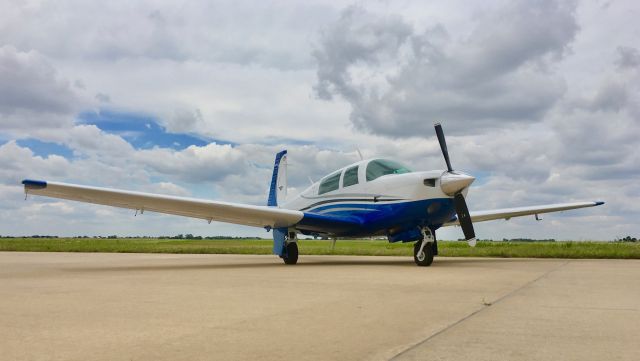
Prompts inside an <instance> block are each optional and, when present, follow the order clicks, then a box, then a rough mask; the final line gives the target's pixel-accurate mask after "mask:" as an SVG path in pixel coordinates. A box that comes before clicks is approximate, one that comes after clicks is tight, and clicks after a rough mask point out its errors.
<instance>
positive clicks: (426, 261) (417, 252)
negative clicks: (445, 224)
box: [413, 228, 436, 267]
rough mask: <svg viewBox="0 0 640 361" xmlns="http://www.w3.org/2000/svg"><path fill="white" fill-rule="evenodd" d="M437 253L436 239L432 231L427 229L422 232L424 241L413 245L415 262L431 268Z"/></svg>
mask: <svg viewBox="0 0 640 361" xmlns="http://www.w3.org/2000/svg"><path fill="white" fill-rule="evenodd" d="M435 253H436V252H435V238H434V237H433V235H432V234H431V231H430V230H429V229H428V228H426V229H424V230H423V231H422V240H421V241H418V242H416V243H415V244H414V245H413V260H414V261H415V262H416V265H418V266H421V267H427V266H431V263H433V256H435Z"/></svg>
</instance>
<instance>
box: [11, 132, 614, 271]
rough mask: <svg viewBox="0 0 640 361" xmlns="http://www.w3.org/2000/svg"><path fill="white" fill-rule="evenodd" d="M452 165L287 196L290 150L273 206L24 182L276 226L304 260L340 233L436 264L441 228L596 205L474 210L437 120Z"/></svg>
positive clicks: (326, 184)
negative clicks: (310, 241) (302, 241)
mask: <svg viewBox="0 0 640 361" xmlns="http://www.w3.org/2000/svg"><path fill="white" fill-rule="evenodd" d="M435 130H436V135H437V138H438V142H439V143H440V148H441V150H442V155H443V156H444V160H445V162H446V164H447V169H446V170H431V171H423V172H415V171H412V170H410V169H409V168H407V167H406V166H404V165H402V164H401V163H398V162H396V161H392V160H387V159H368V160H362V161H359V162H357V163H354V164H351V165H348V166H346V167H344V168H342V169H339V170H337V171H335V172H333V173H331V174H329V175H327V176H326V177H324V178H322V179H321V180H320V181H318V182H315V183H313V184H312V185H311V186H310V187H309V188H307V189H306V190H304V191H303V192H302V193H300V194H299V195H297V196H295V197H293V198H292V199H290V200H286V199H285V197H286V192H287V183H286V165H287V162H286V154H287V151H286V150H283V151H282V152H280V153H278V154H277V155H276V160H275V165H274V168H273V175H272V177H271V187H270V190H269V198H268V201H267V205H266V206H254V205H247V204H239V203H229V202H220V201H210V200H201V199H193V198H185V197H174V196H166V195H157V194H150V193H141V192H131V191H124V190H116V189H109V188H99V187H88V186H81V185H75V184H66V183H58V182H45V181H39V180H28V179H27V180H24V181H23V182H22V183H23V184H24V190H25V193H26V194H37V195H42V196H48V197H54V198H62V199H70V200H74V201H80V202H88V203H96V204H103V205H108V206H114V207H121V208H129V209H132V210H133V209H135V210H136V212H140V213H143V212H145V211H150V212H160V213H167V214H174V215H179V216H185V217H193V218H201V219H204V220H207V221H208V222H211V221H220V222H228V223H235V224H242V225H248V226H255V227H262V228H265V229H266V230H267V231H270V230H273V253H274V254H276V255H278V256H280V258H282V259H283V260H284V263H286V264H295V263H297V261H298V245H297V241H298V237H297V235H298V233H301V234H304V235H313V236H324V237H331V238H333V240H334V242H335V240H336V238H337V237H370V236H386V237H387V238H388V240H389V242H415V244H414V248H413V249H414V252H413V254H414V256H413V258H414V261H415V263H416V264H417V265H418V266H429V265H431V263H432V262H433V257H434V255H437V254H438V243H437V241H436V237H435V235H436V230H437V229H438V228H440V227H444V226H452V225H459V226H460V227H461V228H462V231H463V233H464V237H465V239H466V240H467V241H468V243H469V245H470V246H472V247H473V246H475V243H476V235H475V231H474V229H473V222H484V221H490V220H494V219H510V218H513V217H521V216H526V215H535V216H536V219H537V218H538V214H541V213H549V212H558V211H565V210H569V209H576V208H583V207H593V206H599V205H601V204H604V202H576V203H561V204H547V205H539V206H530V207H520V208H509V209H497V210H488V211H475V212H469V210H468V208H467V203H466V201H465V197H466V195H467V192H468V191H469V186H470V185H471V183H473V181H474V180H475V178H474V177H472V176H470V175H467V174H465V173H462V172H458V171H454V170H453V168H452V167H451V161H450V160H449V152H448V150H447V144H446V141H445V137H444V132H443V131H442V126H441V125H440V124H439V123H438V124H436V125H435Z"/></svg>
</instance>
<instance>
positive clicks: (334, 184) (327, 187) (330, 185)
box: [318, 173, 340, 194]
mask: <svg viewBox="0 0 640 361" xmlns="http://www.w3.org/2000/svg"><path fill="white" fill-rule="evenodd" d="M339 186H340V173H336V174H332V175H330V176H328V177H327V178H325V179H323V180H322V182H321V183H320V188H319V189H318V194H324V193H327V192H331V191H335V190H336V189H338V187H339Z"/></svg>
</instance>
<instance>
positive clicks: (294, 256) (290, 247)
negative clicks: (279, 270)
mask: <svg viewBox="0 0 640 361" xmlns="http://www.w3.org/2000/svg"><path fill="white" fill-rule="evenodd" d="M282 259H283V260H284V263H286V264H296V263H298V244H297V243H296V242H291V243H287V245H286V246H285V247H284V254H283V255H282Z"/></svg>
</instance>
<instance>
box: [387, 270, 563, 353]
mask: <svg viewBox="0 0 640 361" xmlns="http://www.w3.org/2000/svg"><path fill="white" fill-rule="evenodd" d="M569 262H571V260H565V261H564V262H563V263H562V264H560V265H558V266H557V267H555V268H553V269H551V270H549V271H547V272H545V273H543V274H542V275H540V276H538V277H536V278H534V279H533V280H531V281H529V282H527V283H525V284H524V285H522V286H520V287H518V288H516V289H514V290H511V291H509V292H507V293H506V294H505V295H503V296H501V297H499V298H498V299H497V300H495V301H493V302H492V303H491V306H487V305H483V306H482V307H481V308H479V309H477V310H475V311H473V312H471V313H470V314H468V315H466V316H464V317H463V318H461V319H459V320H458V321H456V322H454V323H452V324H450V325H448V326H446V327H444V328H442V329H440V330H438V331H437V332H435V333H433V334H431V335H430V336H429V337H427V338H425V339H424V340H422V341H420V342H418V343H416V344H413V345H411V346H409V347H407V348H406V349H404V350H402V351H401V352H399V353H398V354H396V355H395V356H393V357H391V358H390V359H389V360H398V358H399V357H401V356H403V355H404V354H406V353H408V352H409V351H412V350H414V349H416V348H417V347H419V346H421V345H424V344H425V343H427V342H429V341H431V340H432V339H434V338H435V337H437V336H439V335H441V334H443V333H444V332H446V331H448V330H450V329H452V328H454V327H455V326H457V325H459V324H461V323H463V322H464V321H466V320H468V319H470V318H472V317H473V316H475V315H477V314H479V313H480V312H482V311H484V310H486V309H487V308H490V307H493V306H495V305H497V304H498V303H500V302H502V301H503V300H505V299H507V298H509V297H511V296H513V295H515V294H516V293H518V292H520V291H522V290H523V289H525V288H527V287H529V286H531V285H532V284H534V283H536V282H538V281H539V280H541V279H543V278H545V277H547V276H548V275H550V274H552V273H553V272H555V271H557V270H559V269H560V268H563V267H564V266H566V265H567V264H569Z"/></svg>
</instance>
